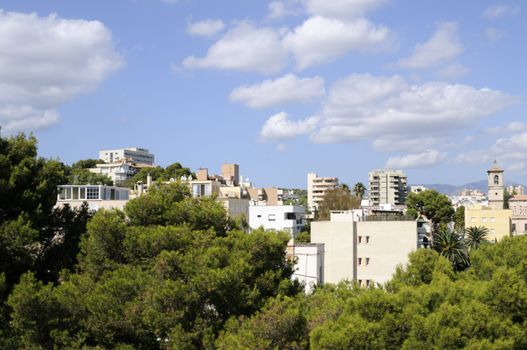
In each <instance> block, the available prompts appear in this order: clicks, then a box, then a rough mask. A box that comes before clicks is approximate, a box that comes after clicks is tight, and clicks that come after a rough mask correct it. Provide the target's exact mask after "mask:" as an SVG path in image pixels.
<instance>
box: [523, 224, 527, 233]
mask: <svg viewBox="0 0 527 350" xmlns="http://www.w3.org/2000/svg"><path fill="white" fill-rule="evenodd" d="M523 231H524V232H525V231H527V224H525V225H524V227H523Z"/></svg>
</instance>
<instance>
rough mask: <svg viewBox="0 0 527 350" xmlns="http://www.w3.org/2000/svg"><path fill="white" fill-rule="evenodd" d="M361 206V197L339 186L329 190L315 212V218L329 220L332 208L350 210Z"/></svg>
mask: <svg viewBox="0 0 527 350" xmlns="http://www.w3.org/2000/svg"><path fill="white" fill-rule="evenodd" d="M359 207H360V199H359V198H358V197H355V196H353V195H351V193H350V192H349V190H346V189H345V188H342V187H337V188H334V189H331V190H328V191H327V192H326V194H325V195H324V199H323V200H322V202H321V203H320V205H319V207H318V210H317V212H316V214H315V220H329V217H330V213H331V211H332V210H350V209H356V208H359Z"/></svg>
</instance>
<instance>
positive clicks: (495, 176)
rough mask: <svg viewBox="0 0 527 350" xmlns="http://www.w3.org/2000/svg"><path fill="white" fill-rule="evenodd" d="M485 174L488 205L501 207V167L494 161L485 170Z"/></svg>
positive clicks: (502, 186) (494, 207)
mask: <svg viewBox="0 0 527 350" xmlns="http://www.w3.org/2000/svg"><path fill="white" fill-rule="evenodd" d="M487 174H488V175H487V178H488V188H489V192H488V197H489V206H490V207H491V208H492V209H503V192H504V185H503V169H501V168H500V167H499V166H498V164H497V163H496V161H494V164H492V167H491V168H490V169H489V170H487Z"/></svg>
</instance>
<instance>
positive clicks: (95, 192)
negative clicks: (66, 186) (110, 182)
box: [86, 187, 99, 199]
mask: <svg viewBox="0 0 527 350" xmlns="http://www.w3.org/2000/svg"><path fill="white" fill-rule="evenodd" d="M86 199H99V188H97V187H88V188H87V189H86Z"/></svg>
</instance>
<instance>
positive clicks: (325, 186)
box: [307, 173, 339, 212]
mask: <svg viewBox="0 0 527 350" xmlns="http://www.w3.org/2000/svg"><path fill="white" fill-rule="evenodd" d="M338 185H339V179H338V178H336V177H318V176H317V174H316V173H309V174H307V204H308V208H309V210H310V211H311V212H313V211H315V210H316V209H317V208H318V206H319V204H320V202H322V200H324V195H325V194H326V192H327V191H328V190H330V189H333V188H335V187H337V186H338Z"/></svg>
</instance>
